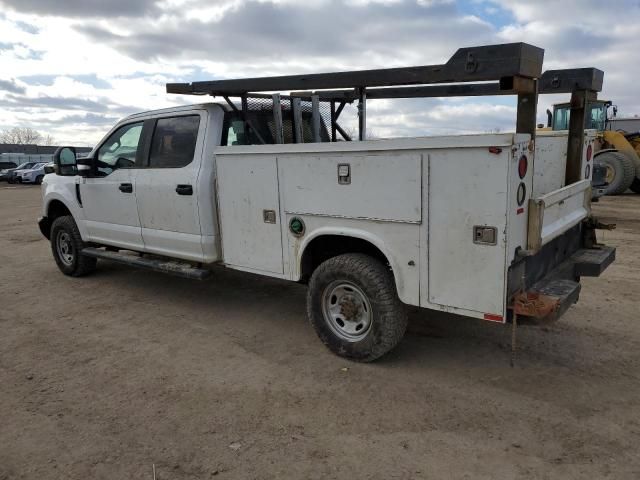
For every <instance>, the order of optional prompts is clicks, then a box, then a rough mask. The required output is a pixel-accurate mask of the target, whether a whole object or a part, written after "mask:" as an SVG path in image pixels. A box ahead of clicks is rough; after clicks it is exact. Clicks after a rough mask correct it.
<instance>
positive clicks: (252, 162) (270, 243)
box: [216, 155, 283, 274]
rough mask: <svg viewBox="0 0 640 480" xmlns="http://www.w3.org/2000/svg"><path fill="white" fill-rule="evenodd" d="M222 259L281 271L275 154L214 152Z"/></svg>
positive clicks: (231, 262)
mask: <svg viewBox="0 0 640 480" xmlns="http://www.w3.org/2000/svg"><path fill="white" fill-rule="evenodd" d="M216 164H217V188H218V205H219V207H220V227H221V235H222V250H223V260H224V263H225V264H228V265H230V266H234V267H240V268H242V269H248V270H257V271H262V272H268V273H275V274H282V273H283V266H282V234H281V231H280V221H281V219H280V208H279V199H278V166H277V159H276V157H275V156H269V155H217V156H216Z"/></svg>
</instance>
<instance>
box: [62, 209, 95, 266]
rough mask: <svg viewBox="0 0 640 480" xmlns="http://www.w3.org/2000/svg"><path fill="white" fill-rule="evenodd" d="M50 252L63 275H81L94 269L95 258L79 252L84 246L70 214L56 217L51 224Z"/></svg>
mask: <svg viewBox="0 0 640 480" xmlns="http://www.w3.org/2000/svg"><path fill="white" fill-rule="evenodd" d="M50 238H51V252H52V253H53V258H54V259H55V260H56V263H57V264H58V268H59V269H60V271H61V272H62V273H64V274H65V275H69V276H71V277H82V276H83V275H87V274H89V273H91V272H93V271H94V270H95V269H96V263H97V260H96V259H95V258H93V257H86V256H84V255H81V254H80V252H81V251H82V249H83V248H84V247H85V243H84V242H83V241H82V237H81V236H80V231H79V230H78V226H77V225H76V222H75V221H74V220H73V217H72V216H70V215H67V216H64V217H58V218H56V219H55V220H54V222H53V224H52V225H51V235H50Z"/></svg>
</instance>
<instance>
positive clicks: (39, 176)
mask: <svg viewBox="0 0 640 480" xmlns="http://www.w3.org/2000/svg"><path fill="white" fill-rule="evenodd" d="M43 178H44V175H38V176H37V177H36V181H35V184H36V185H41V184H42V179H43Z"/></svg>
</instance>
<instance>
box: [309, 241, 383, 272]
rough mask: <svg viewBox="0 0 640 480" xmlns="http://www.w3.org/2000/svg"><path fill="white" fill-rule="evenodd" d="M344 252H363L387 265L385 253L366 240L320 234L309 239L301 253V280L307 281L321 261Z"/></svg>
mask: <svg viewBox="0 0 640 480" xmlns="http://www.w3.org/2000/svg"><path fill="white" fill-rule="evenodd" d="M344 253H364V254H365V255H369V256H371V257H373V258H376V259H378V260H380V261H381V262H382V263H383V264H384V265H387V266H388V265H389V260H388V259H387V257H386V256H385V254H384V253H382V251H381V250H380V249H379V248H378V247H376V246H375V245H374V244H373V243H371V242H369V241H367V240H363V239H361V238H356V237H347V236H344V235H321V236H319V237H316V238H314V239H313V240H311V242H309V245H307V247H306V248H305V250H304V253H303V254H302V261H301V278H300V279H301V281H303V282H307V281H309V278H310V277H311V274H312V273H313V271H314V270H315V269H316V268H318V266H319V265H320V264H321V263H322V262H324V261H326V260H329V259H330V258H332V257H337V256H338V255H342V254H344Z"/></svg>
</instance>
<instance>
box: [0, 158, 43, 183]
mask: <svg viewBox="0 0 640 480" xmlns="http://www.w3.org/2000/svg"><path fill="white" fill-rule="evenodd" d="M35 164H36V162H26V163H23V164H21V165H18V166H17V167H15V168H9V169H7V170H4V179H5V180H7V182H9V183H15V182H16V180H15V174H16V172H17V171H18V170H27V169H29V168H32V167H33V166H34V165H35ZM0 179H2V178H1V177H0Z"/></svg>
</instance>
